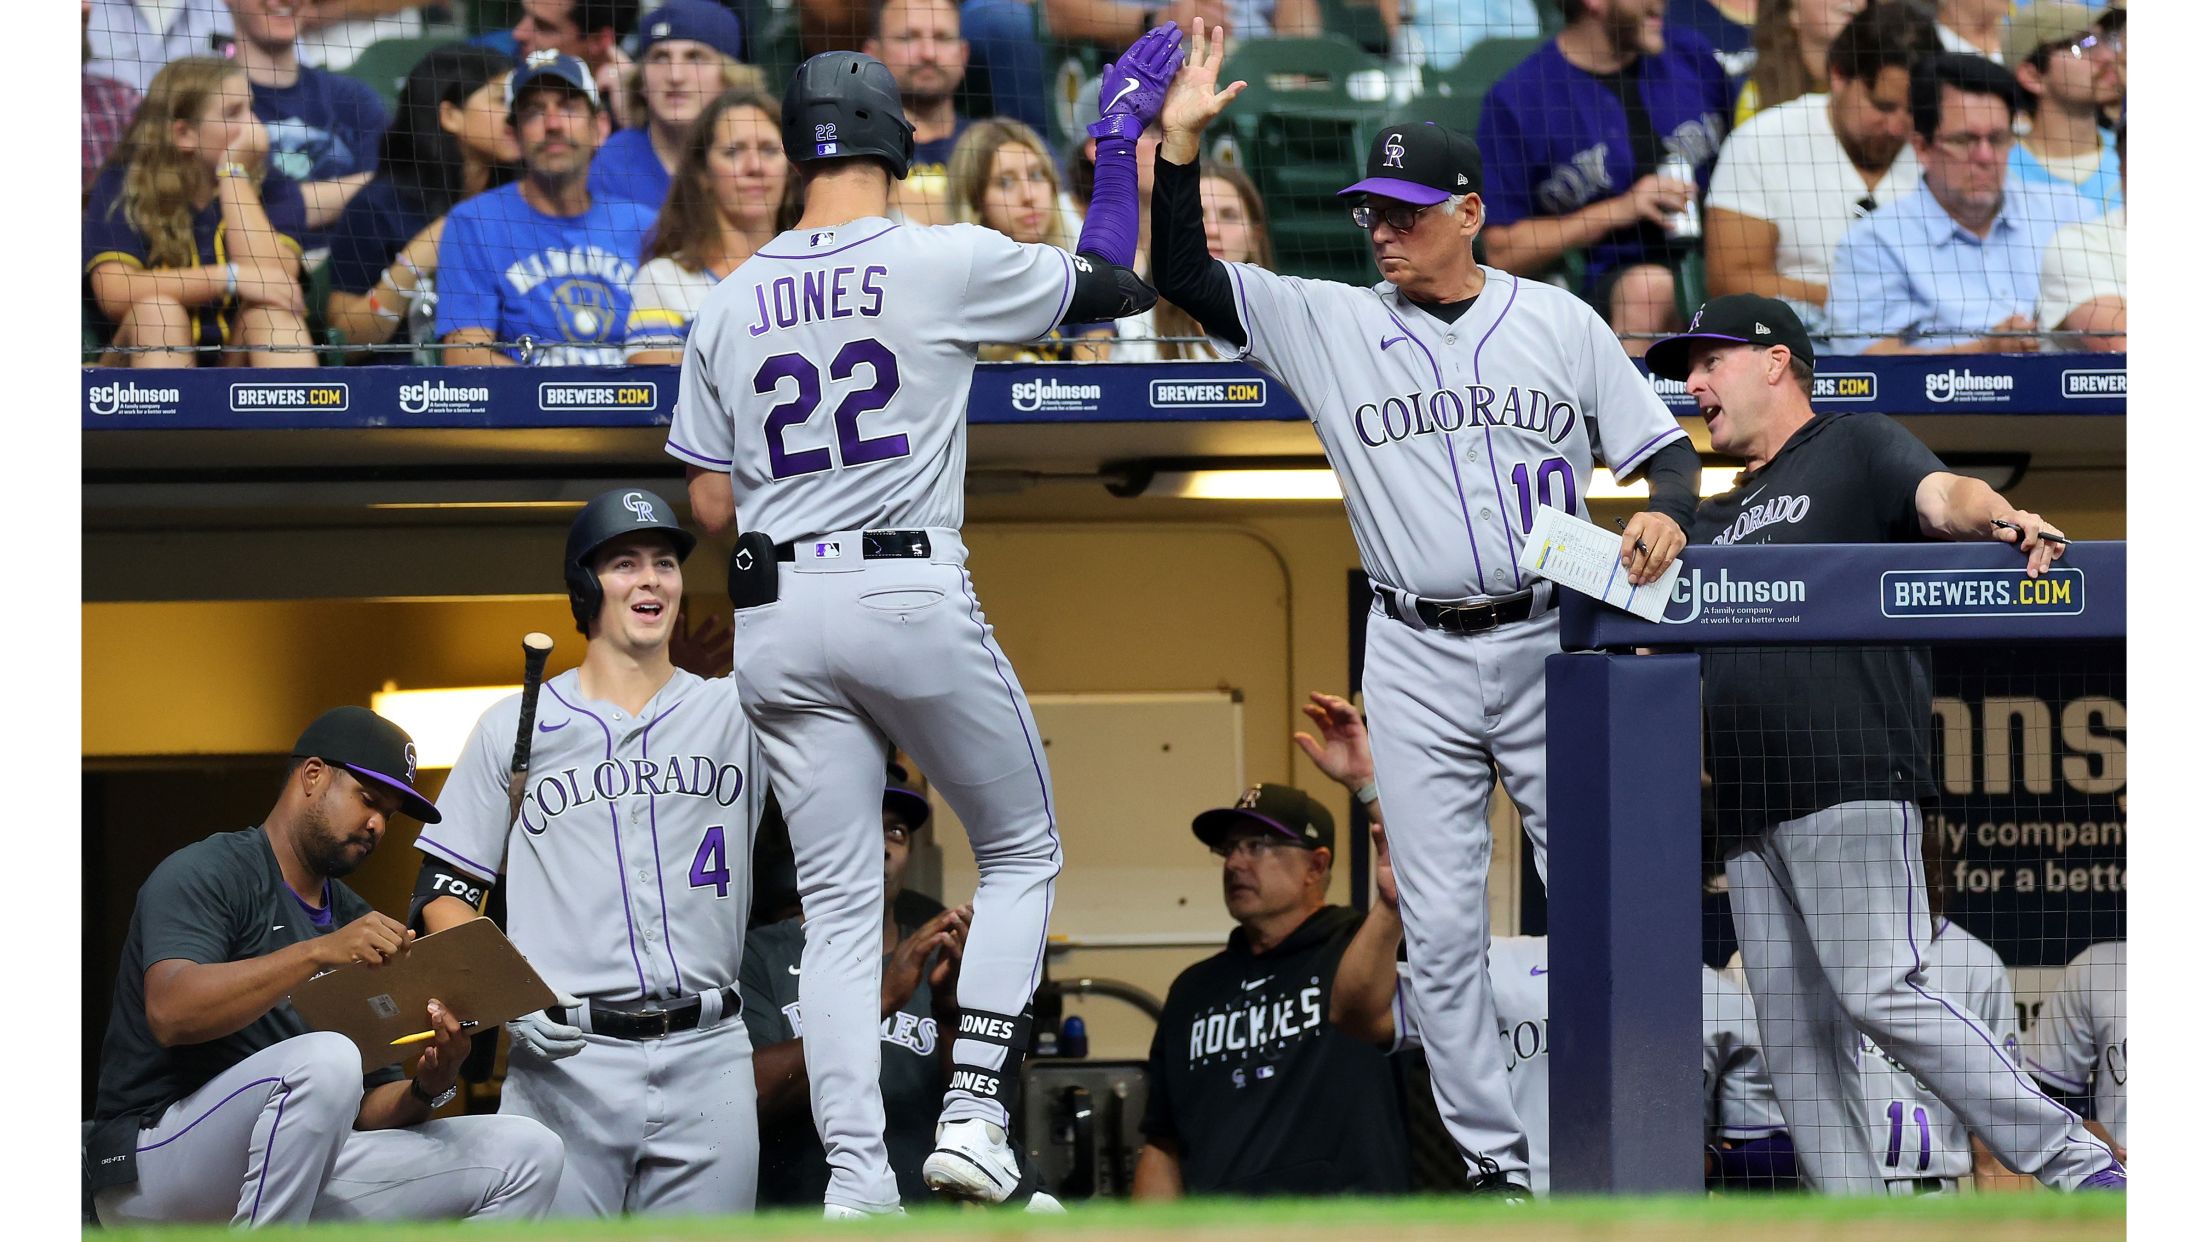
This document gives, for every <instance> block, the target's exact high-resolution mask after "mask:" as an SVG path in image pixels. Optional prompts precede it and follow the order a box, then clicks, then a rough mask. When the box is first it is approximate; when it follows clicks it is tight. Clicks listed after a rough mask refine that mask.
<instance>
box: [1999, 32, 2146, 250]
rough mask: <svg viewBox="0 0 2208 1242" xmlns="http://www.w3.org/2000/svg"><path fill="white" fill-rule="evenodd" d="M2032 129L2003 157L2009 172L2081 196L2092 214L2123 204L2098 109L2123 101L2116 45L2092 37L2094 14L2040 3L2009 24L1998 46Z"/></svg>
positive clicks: (2112, 144)
mask: <svg viewBox="0 0 2208 1242" xmlns="http://www.w3.org/2000/svg"><path fill="white" fill-rule="evenodd" d="M2002 46H2003V48H2004V49H2005V51H2006V54H2007V60H2008V64H2009V67H2010V68H2011V69H2013V70H2014V71H2015V72H2016V84H2017V85H2018V86H2020V87H2022V88H2023V91H2024V94H2023V103H2024V110H2025V111H2026V112H2027V113H2029V114H2030V115H2031V118H2032V132H2031V133H2029V134H2026V135H2025V136H2024V137H2023V138H2021V139H2018V140H2017V144H2016V146H2015V147H2014V148H2012V149H2011V150H2010V152H2009V171H2010V172H2012V173H2014V174H2015V175H2016V179H2017V180H2018V181H2020V182H2022V183H2023V184H2025V185H2028V186H2042V187H2044V188H2046V189H2048V190H2050V191H2053V192H2055V193H2061V194H2076V195H2078V196H2080V197H2081V198H2083V199H2085V202H2086V206H2087V208H2088V209H2089V210H2090V211H2091V212H2092V214H2094V215H2102V214H2105V213H2107V212H2109V211H2111V210H2114V209H2115V208H2117V207H2121V206H2123V204H2124V189H2123V185H2124V179H2123V173H2122V171H2121V170H2120V169H2118V167H2117V160H2116V136H2115V134H2113V133H2111V132H2109V131H2107V130H2104V129H2102V128H2101V110H2102V109H2104V108H2106V107H2108V106H2109V105H2110V104H2113V103H2116V102H2117V101H2118V100H2120V99H2122V98H2123V96H2124V84H2123V78H2122V75H2121V73H2120V72H2119V71H2118V69H2117V65H2116V49H2115V46H2114V41H2113V40H2111V39H2109V38H2108V37H2107V36H2105V35H2099V34H2095V33H2093V10H2091V9H2089V8H2087V7H2085V6H2084V5H2082V4H2069V3H2056V2H2055V0H2039V3H2037V4H2034V5H2033V6H2032V7H2031V8H2028V9H2025V10H2023V11H2022V12H2020V13H2018V14H2017V15H2016V16H2015V17H2014V18H2012V19H2010V21H2009V29H2008V34H2007V36H2006V38H2005V40H2004V42H2003V45H2002Z"/></svg>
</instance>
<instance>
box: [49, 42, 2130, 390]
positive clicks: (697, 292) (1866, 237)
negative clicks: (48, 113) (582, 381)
mask: <svg viewBox="0 0 2208 1242" xmlns="http://www.w3.org/2000/svg"><path fill="white" fill-rule="evenodd" d="M81 3H82V8H83V35H84V37H83V49H82V50H83V177H84V181H83V193H84V233H83V246H84V253H83V259H84V289H83V298H84V330H85V346H86V359H87V361H93V360H97V361H99V362H101V363H104V364H107V365H128V366H139V367H160V366H193V365H220V364H231V365H255V366H287V367H298V366H312V365H315V364H316V363H317V361H318V360H319V361H321V362H322V363H325V364H328V363H340V362H352V363H359V362H418V363H425V364H430V363H448V364H463V365H466V364H476V365H502V364H507V363H521V364H530V363H537V364H544V363H569V364H577V363H581V364H591V363H602V364H603V363H620V362H624V361H627V362H641V363H671V362H674V361H676V360H677V358H678V357H679V353H680V349H681V344H682V341H683V339H684V334H685V332H686V330H687V325H688V321H689V318H690V316H691V315H692V314H693V313H694V311H695V309H696V307H697V305H698V302H699V300H700V299H701V298H702V296H703V294H704V292H705V290H707V289H709V288H710V287H711V285H712V283H713V282H714V281H715V280H717V279H718V278H720V277H721V276H724V275H726V274H727V273H728V272H730V271H732V270H733V269H734V268H735V267H736V266H737V265H738V264H740V263H742V262H743V261H744V259H746V258H747V257H749V255H750V254H751V252H752V251H753V250H754V249H755V248H757V247H758V246H759V245H760V244H762V243H763V242H765V241H766V240H767V239H768V238H770V237H772V236H773V235H774V234H775V233H777V232H778V231H780V230H781V229H782V228H784V227H786V226H788V225H789V224H790V223H791V222H792V221H794V219H795V215H796V209H797V204H796V203H795V202H794V201H793V199H792V191H793V187H794V186H795V179H794V178H793V177H792V176H791V175H790V168H789V164H788V163H787V161H786V160H785V159H784V158H783V157H782V153H781V139H780V132H779V129H780V120H779V114H780V106H779V102H778V101H779V96H780V88H781V86H782V79H783V75H784V74H785V73H786V70H787V68H788V65H789V63H790V62H791V60H792V58H794V57H795V56H797V55H799V54H804V53H811V52H816V51H821V50H827V49H831V48H849V49H856V50H861V51H864V52H866V53H869V54H871V55H874V56H876V57H877V58H879V59H881V60H882V61H883V62H884V63H885V64H887V65H888V66H889V68H890V70H891V72H892V73H893V75H894V76H895V78H896V80H897V82H898V83H899V86H900V88H901V93H902V95H903V101H904V105H905V109H906V112H907V114H908V115H909V116H910V117H911V119H912V121H913V124H914V125H915V127H916V130H917V133H916V139H917V147H918V150H917V154H916V158H915V160H914V163H913V167H912V170H911V174H910V175H909V176H908V177H907V178H906V179H905V180H904V181H903V182H901V183H900V184H899V186H898V189H897V192H896V196H895V199H894V201H893V204H892V212H893V214H895V215H898V216H900V217H901V218H903V219H905V220H909V221H913V222H918V223H944V222H951V221H970V222H974V223H977V224H981V225H983V226H985V227H989V228H993V229H997V230H999V231H1001V232H1004V233H1006V234H1007V235H1009V236H1012V237H1014V238H1018V239H1020V240H1048V241H1051V242H1053V243H1054V244H1060V245H1065V244H1068V243H1069V242H1070V239H1071V238H1072V237H1073V236H1074V234H1075V233H1076V232H1077V231H1078V229H1079V225H1080V219H1081V215H1082V212H1083V209H1084V204H1085V195H1086V192H1087V189H1088V184H1089V180H1090V178H1091V175H1092V172H1093V159H1094V154H1093V140H1088V141H1087V142H1077V141H1075V140H1073V139H1071V138H1068V137H1066V135H1074V136H1076V137H1078V136H1079V135H1080V134H1081V132H1082V125H1083V123H1084V122H1085V121H1086V120H1088V119H1092V118H1091V117H1086V116H1083V115H1082V112H1083V110H1084V109H1089V110H1093V108H1094V107H1095V88H1094V78H1093V76H1091V77H1090V78H1089V80H1088V81H1086V82H1081V83H1078V84H1077V85H1075V84H1069V83H1065V82H1060V83H1057V84H1052V83H1049V82H1046V80H1045V79H1046V73H1045V64H1046V61H1048V60H1051V59H1054V58H1056V59H1065V58H1067V57H1068V56H1069V54H1070V55H1071V56H1072V57H1073V58H1072V59H1066V63H1067V64H1069V65H1072V64H1086V65H1088V66H1090V68H1091V72H1092V74H1093V71H1094V69H1095V67H1096V66H1099V65H1102V64H1108V63H1109V60H1110V58H1111V57H1112V56H1113V55H1115V54H1117V53H1118V52H1119V51H1120V50H1122V49H1123V48H1124V47H1125V46H1126V45H1127V43H1128V42H1130V41H1131V40H1132V39H1134V38H1135V37H1136V36H1137V35H1139V34H1140V33H1141V32H1142V31H1144V30H1146V29H1148V28H1150V27H1151V26H1152V25H1155V24H1157V23H1159V22H1162V21H1166V20H1180V21H1182V22H1183V23H1184V25H1185V24H1186V22H1187V21H1188V20H1190V19H1192V18H1196V17H1201V18H1203V19H1204V20H1205V21H1206V22H1207V24H1216V25H1224V26H1225V28H1226V29H1227V30H1228V31H1229V33H1230V38H1231V40H1232V41H1233V42H1232V44H1231V45H1230V46H1231V47H1232V49H1233V51H1232V52H1230V57H1234V56H1238V55H1242V54H1247V56H1248V60H1247V62H1246V63H1248V64H1250V65H1253V66H1255V68H1254V69H1253V70H1252V72H1253V73H1261V74H1262V75H1264V76H1266V77H1267V78H1269V79H1272V80H1273V84H1274V85H1279V84H1280V80H1281V79H1282V78H1283V77H1284V76H1285V78H1287V79H1298V78H1299V74H1300V73H1301V71H1302V70H1303V69H1304V68H1305V66H1303V65H1300V64H1297V63H1296V62H1295V61H1294V60H1292V59H1291V60H1289V61H1278V60H1273V59H1269V58H1267V57H1265V56H1262V55H1259V52H1260V51H1261V50H1262V49H1263V48H1265V47H1267V46H1272V47H1273V48H1275V50H1276V51H1279V52H1281V53H1282V54H1283V55H1299V56H1300V55H1305V54H1308V55H1309V56H1311V57H1312V58H1313V60H1312V62H1311V64H1310V65H1309V66H1308V68H1309V77H1308V78H1305V79H1301V84H1305V85H1308V84H1311V82H1313V81H1317V80H1319V79H1323V78H1325V77H1326V76H1327V75H1328V74H1331V73H1336V72H1338V71H1337V70H1330V69H1323V68H1321V67H1320V64H1319V62H1320V61H1321V60H1324V59H1325V58H1326V57H1328V56H1332V55H1334V54H1336V53H1337V52H1340V51H1342V50H1343V49H1347V50H1348V51H1349V52H1350V53H1351V54H1353V55H1354V56H1361V57H1364V58H1365V60H1364V61H1362V62H1356V63H1357V64H1360V65H1363V66H1365V67H1363V68H1358V69H1355V70H1354V71H1351V72H1350V73H1349V74H1348V79H1349V80H1348V81H1346V82H1339V83H1334V84H1333V85H1334V86H1336V87H1338V88H1346V90H1340V91H1336V92H1334V93H1329V94H1326V95H1325V98H1326V99H1328V100H1334V101H1340V102H1343V103H1344V105H1345V107H1352V108H1353V109H1355V110H1359V115H1361V116H1363V117H1364V119H1365V123H1366V127H1367V128H1368V129H1369V128H1370V127H1371V126H1372V125H1377V124H1379V123H1381V122H1382V121H1383V120H1403V119H1414V120H1415V119H1440V120H1441V121H1443V123H1448V124H1460V125H1462V126H1463V127H1464V128H1465V129H1467V130H1468V131H1471V132H1473V133H1474V134H1475V136H1476V138H1477V142H1478V147H1479V151H1480V155H1481V158H1482V164H1483V182H1484V184H1483V185H1482V187H1481V192H1480V196H1479V197H1480V200H1481V204H1482V209H1483V210H1484V212H1485V226H1484V228H1483V229H1482V231H1481V232H1480V234H1479V238H1478V244H1479V245H1480V247H1481V248H1482V255H1483V258H1484V260H1485V261H1486V262H1487V263H1488V264H1490V265H1491V266H1494V267H1497V268H1500V269H1502V270H1505V271H1509V272H1514V273H1517V274H1521V275H1533V276H1538V277H1540V278H1542V279H1545V280H1549V281H1551V282H1552V283H1558V284H1562V285H1565V286H1567V287H1569V288H1572V289H1574V290H1575V291H1577V292H1578V293H1580V295H1581V296H1583V297H1584V298H1586V299H1587V300H1588V301H1589V302H1591V303H1592V304H1593V305H1595V306H1596V307H1597V308H1598V309H1599V310H1600V311H1601V312H1602V313H1603V314H1604V315H1605V316H1606V317H1607V318H1608V320H1609V322H1610V324H1611V325H1612V327H1613V328H1615V329H1616V330H1617V332H1618V333H1619V335H1620V337H1621V338H1622V339H1623V340H1624V341H1625V343H1626V347H1627V349H1628V351H1629V352H1631V353H1634V354H1636V355H1637V354H1639V353H1640V352H1641V351H1642V350H1643V349H1645V347H1646V345H1647V343H1648V342H1649V341H1650V340H1652V339H1654V338H1655V337H1657V336H1660V335H1662V334H1665V333H1667V332H1672V331H1676V330H1678V329H1680V328H1681V327H1682V326H1684V325H1683V321H1684V318H1685V315H1684V310H1685V309H1686V308H1691V307H1692V306H1695V305H1698V304H1699V303H1700V301H1701V300H1702V299H1703V297H1704V296H1716V295H1723V294H1728V293H1758V294H1763V295H1765V296H1770V297H1776V298H1779V299H1782V300H1784V301H1786V302H1787V303H1788V304H1789V305H1791V306H1793V307H1794V308H1795V310H1796V311H1797V312H1798V313H1799V314H1800V315H1801V316H1802V318H1803V320H1804V322H1805V323H1806V324H1807V325H1808V326H1809V327H1810V329H1811V331H1812V332H1813V333H1815V334H1816V335H1817V336H1818V337H1819V338H1820V339H1821V340H1824V341H1827V342H1829V344H1828V348H1829V349H1830V350H1831V351H1832V352H1836V353H1843V352H1942V353H1949V352H1987V351H1993V352H2016V351H2030V350H2043V349H2098V350H2121V349H2122V348H2123V347H2124V329H2125V322H2126V307H2125V257H2126V256H2125V241H2124V238H2125V230H2124V162H2123V161H2124V152H2125V145H2124V141H2123V137H2124V82H2125V60H2124V28H2125V18H2126V12H2125V4H2124V0H2115V3H2114V4H2112V5H2110V6H2109V7H2107V8H2093V7H2088V6H2086V5H2083V4H2077V3H2070V2H2068V0H2029V2H2028V3H2022V4H2012V3H2010V2H2009V0H1941V2H1940V3H1937V4H1934V3H1932V2H1931V0H1877V2H1876V3H1871V2H1868V0H1762V3H1761V4H1757V3H1753V2H1752V0H1723V2H1719V0H1371V2H1370V3H1369V4H1367V3H1357V2H1343V0H1334V2H1330V3H1320V2H1319V0H1175V2H1174V3H1171V4H1155V5H1153V4H1149V3H1145V2H1143V0H1032V2H1031V0H962V2H961V0H864V2H863V3H862V2H861V0H800V2H799V3H797V4H795V5H793V6H788V7H787V8H781V7H775V6H770V5H768V4H764V3H749V2H747V0H725V2H724V0H504V2H501V0H475V2H473V3H467V2H462V3H433V4H419V3H405V2H403V0H174V2H173V3H167V4H147V3H134V2H133V0H81ZM508 20H510V22H511V24H510V25H508V24H505V23H506V22H507V21H508ZM441 32H442V33H441ZM1544 32H1546V33H1547V35H1548V37H1546V38H1542V37H1541V35H1542V34H1543V33H1544ZM445 35H449V36H450V37H449V38H446V37H444V36H445ZM1282 40H1300V41H1302V42H1294V43H1283V42H1281V41H1282ZM1359 41H1362V43H1363V46H1362V47H1358V46H1356V44H1357V43H1358V42H1359ZM1083 55H1085V56H1086V59H1085V60H1084V59H1081V58H1080V57H1081V56H1083ZM1329 63H1332V62H1329ZM1283 65H1285V66H1286V69H1285V70H1283V69H1282V68H1278V67H1277V66H1283ZM1228 70H1229V72H1230V74H1231V73H1234V72H1236V71H1237V70H1238V66H1237V65H1236V64H1235V63H1233V60H1232V59H1230V64H1229V66H1228ZM1474 70H1479V71H1480V72H1477V73H1474V72H1473V71H1474ZM1288 84H1289V85H1296V84H1298V83H1297V82H1295V81H1291V82H1289V83H1288ZM1456 84H1465V90H1466V92H1467V93H1468V94H1474V96H1475V98H1476V99H1477V106H1476V108H1475V107H1472V105H1471V103H1470V101H1468V100H1465V101H1458V102H1455V103H1450V104H1449V107H1448V109H1447V110H1444V109H1442V108H1441V107H1440V106H1439V105H1441V104H1443V103H1448V101H1449V100H1450V99H1451V91H1452V90H1453V89H1455V87H1456ZM1255 94H1256V95H1257V97H1258V98H1257V101H1256V103H1255V105H1254V107H1253V108H1251V109H1246V110H1245V111H1247V112H1256V111H1259V110H1261V109H1263V108H1264V107H1266V106H1267V105H1266V104H1265V103H1264V102H1263V101H1264V99H1265V98H1266V97H1267V95H1268V90H1267V89H1259V90H1257V91H1256V92H1255ZM1352 100H1354V102H1352ZM1302 106H1304V107H1305V108H1306V110H1307V111H1308V105H1302ZM1475 114H1476V116H1477V122H1476V125H1472V124H1468V123H1465V122H1466V120H1467V118H1469V117H1471V116H1473V115H1475ZM1233 115H1234V114H1233V113H1230V118H1231V117H1232V116H1233ZM1245 132H1247V131H1245ZM1363 141H1364V139H1362V138H1360V139H1358V140H1357V141H1356V142H1355V143H1354V144H1353V145H1354V146H1357V147H1361V146H1362V145H1363ZM1255 146H1256V144H1255V143H1252V142H1248V141H1244V142H1242V143H1241V144H1239V145H1238V144H1237V142H1236V140H1235V139H1234V138H1233V137H1229V138H1228V139H1226V140H1225V141H1224V142H1223V143H1222V144H1221V145H1220V146H1218V147H1217V148H1215V149H1214V150H1212V151H1210V152H1208V158H1207V172H1206V177H1205V182H1204V185H1205V197H1204V202H1205V226H1206V231H1207V235H1208V236H1209V239H1210V242H1211V249H1212V250H1213V252H1214V253H1215V254H1221V255H1225V256H1227V257H1230V258H1240V257H1252V258H1255V259H1256V260H1257V261H1259V262H1261V263H1265V264H1267V265H1269V266H1275V267H1276V268H1277V269H1278V270H1281V271H1284V272H1288V273H1292V274H1294V273H1300V272H1304V271H1305V270H1307V269H1308V268H1309V267H1310V266H1311V264H1312V263H1313V262H1314V261H1316V260H1315V256H1314V255H1313V254H1311V253H1308V252H1309V251H1310V250H1311V249H1312V246H1313V245H1314V243H1313V242H1311V241H1310V240H1309V239H1310V238H1311V237H1313V236H1314V234H1312V233H1311V232H1309V231H1307V230H1302V229H1297V230H1296V231H1295V232H1294V233H1293V234H1292V236H1284V237H1283V238H1280V239H1276V238H1275V237H1274V236H1273V235H1272V233H1271V230H1270V229H1269V228H1268V220H1267V215H1268V210H1267V209H1268V205H1273V206H1275V207H1276V208H1281V207H1283V206H1284V205H1285V206H1286V207H1293V208H1295V209H1296V210H1298V211H1300V207H1299V206H1297V205H1296V204H1293V203H1291V202H1289V201H1288V200H1286V199H1284V198H1283V197H1282V196H1280V195H1279V194H1277V193H1274V192H1273V190H1272V188H1271V186H1270V184H1269V183H1267V182H1266V178H1265V171H1264V168H1263V167H1262V166H1261V165H1262V161H1263V160H1266V159H1296V158H1300V157H1298V156H1296V155H1294V154H1291V155H1288V156H1277V155H1274V154H1271V153H1263V152H1259V151H1257V150H1255ZM1154 150H1155V132H1153V133H1152V134H1151V135H1149V136H1147V140H1146V141H1145V142H1144V144H1143V146H1142V149H1141V152H1140V155H1139V161H1140V165H1141V170H1142V175H1143V178H1144V179H1143V183H1142V192H1143V196H1144V199H1145V200H1147V198H1148V194H1149V189H1150V185H1149V173H1150V160H1151V158H1152V153H1153V152H1154ZM1292 150H1293V146H1292V144H1291V151H1292ZM1253 174H1254V175H1255V176H1256V180H1254V181H1253V179H1252V176H1253ZM1322 205H1323V204H1322ZM1335 214H1336V215H1337V216H1338V217H1339V219H1338V225H1337V230H1336V231H1338V232H1339V233H1340V234H1341V235H1342V236H1345V237H1347V238H1349V240H1350V242H1351V243H1352V244H1354V242H1355V235H1354V233H1353V232H1352V231H1351V230H1352V229H1353V228H1354V226H1353V225H1352V224H1351V223H1350V222H1349V220H1348V219H1347V218H1346V213H1340V212H1338V211H1337V212H1336V213H1335ZM1144 215H1145V219H1144V221H1143V239H1142V240H1143V242H1144V244H1143V245H1142V246H1141V247H1140V248H1139V249H1138V251H1137V253H1138V255H1140V256H1143V262H1144V263H1146V262H1147V255H1148V252H1149V248H1148V245H1147V242H1148V221H1147V210H1146V211H1145V213H1144ZM1318 244H1328V245H1332V246H1334V247H1336V248H1339V246H1340V245H1341V244H1342V243H1341V242H1340V241H1339V240H1338V239H1336V240H1332V241H1330V242H1322V243H1318ZM1350 257H1351V259H1352V260H1353V261H1354V260H1357V259H1358V257H1359V256H1357V255H1355V254H1352V255H1351V256H1350ZM1312 274H1339V273H1338V272H1336V273H1319V272H1313V273H1312ZM998 356H1002V357H1027V358H1033V359H1052V360H1097V359H1114V360H1125V361H1151V360H1158V359H1171V358H1183V357H1212V356H1216V355H1215V351H1214V349H1213V347H1212V345H1211V343H1210V342H1208V341H1205V340H1203V339H1202V333H1201V331H1200V330H1199V329H1198V328H1197V327H1196V325H1195V324H1194V322H1193V321H1192V320H1191V319H1190V318H1189V317H1188V316H1187V315H1186V314H1185V313H1183V312H1180V311H1179V310H1177V309H1176V308H1174V307H1172V306H1171V305H1170V304H1161V305H1160V306H1159V307H1157V308H1155V309H1154V310H1152V311H1150V312H1147V313H1146V314H1144V315H1143V316H1141V317H1139V318H1136V319H1131V320H1128V321H1125V322H1122V323H1120V324H1118V325H1117V326H1113V325H1097V326H1095V327H1093V328H1090V329H1087V330H1082V331H1072V332H1063V333H1061V334H1059V335H1058V336H1057V337H1055V338H1054V339H1052V340H1047V341H1044V342H1039V343H1031V344H1029V345H1026V346H1021V347H1017V348H1015V347H1010V346H1008V347H1006V348H1005V349H1003V350H1001V351H998Z"/></svg>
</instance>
